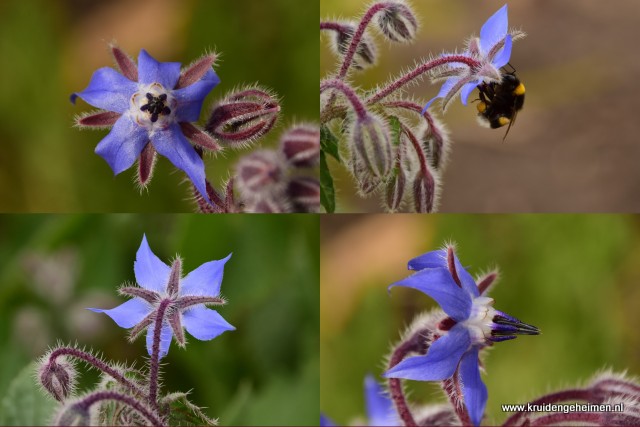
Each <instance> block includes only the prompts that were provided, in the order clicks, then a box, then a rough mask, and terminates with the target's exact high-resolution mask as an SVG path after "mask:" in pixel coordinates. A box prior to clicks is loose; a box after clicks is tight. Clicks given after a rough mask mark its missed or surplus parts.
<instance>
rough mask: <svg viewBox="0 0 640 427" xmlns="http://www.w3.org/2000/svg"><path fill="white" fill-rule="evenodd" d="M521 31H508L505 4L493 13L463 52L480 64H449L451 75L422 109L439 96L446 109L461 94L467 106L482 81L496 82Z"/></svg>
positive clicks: (425, 108)
mask: <svg viewBox="0 0 640 427" xmlns="http://www.w3.org/2000/svg"><path fill="white" fill-rule="evenodd" d="M521 36H523V34H522V33H520V32H516V33H513V34H512V33H510V32H509V21H508V15H507V5H506V4H505V5H504V6H503V7H501V8H500V9H499V10H498V11H497V12H496V13H494V14H493V15H492V16H491V17H490V18H489V19H488V20H487V21H486V22H485V23H484V25H483V26H482V29H481V30H480V37H479V38H477V37H476V38H473V39H471V41H470V42H469V45H468V47H467V50H466V52H465V54H464V55H467V56H469V57H471V58H473V59H474V60H476V61H478V63H479V64H480V65H479V66H478V67H476V68H475V69H469V68H468V67H462V66H450V67H449V69H448V70H447V72H448V73H449V74H454V75H453V76H452V77H449V78H448V79H447V80H446V81H445V82H444V83H443V85H442V86H441V87H440V91H439V92H438V95H436V96H435V97H434V98H432V99H431V100H430V101H429V102H427V104H426V105H425V107H424V109H423V112H424V111H426V110H427V108H429V107H430V106H431V104H432V103H433V102H434V101H435V100H436V99H439V98H442V99H443V101H442V107H443V109H446V107H447V106H448V104H449V102H450V101H451V100H452V99H453V98H454V97H455V96H456V95H457V94H460V99H461V101H462V103H463V104H464V105H467V100H468V98H469V95H470V94H471V92H473V90H474V89H475V88H476V87H477V86H478V85H479V84H480V83H482V82H483V81H485V80H486V81H487V82H492V81H494V82H495V81H499V80H500V78H501V75H500V68H501V67H503V66H505V65H506V64H507V63H508V62H509V58H510V57H511V48H512V43H513V40H514V37H516V38H517V37H521Z"/></svg>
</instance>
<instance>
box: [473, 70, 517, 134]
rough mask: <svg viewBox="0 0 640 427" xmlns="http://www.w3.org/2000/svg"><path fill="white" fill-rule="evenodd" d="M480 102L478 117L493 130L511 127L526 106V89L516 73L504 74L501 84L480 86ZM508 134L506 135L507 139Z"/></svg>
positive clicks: (483, 84)
mask: <svg viewBox="0 0 640 427" xmlns="http://www.w3.org/2000/svg"><path fill="white" fill-rule="evenodd" d="M478 90H479V91H480V102H479V103H478V117H479V118H480V120H481V121H482V122H485V123H487V124H488V125H489V126H490V127H491V128H492V129H497V128H500V127H503V126H505V125H509V127H508V128H507V133H509V129H511V125H512V124H513V123H514V122H515V120H516V115H517V114H518V111H520V110H522V107H523V105H524V92H525V88H524V85H523V84H522V82H520V79H518V77H516V75H515V72H513V73H504V74H502V81H501V82H499V83H482V84H480V85H479V86H478ZM506 136H507V134H506V133H505V138H506Z"/></svg>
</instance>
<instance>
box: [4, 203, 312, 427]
mask: <svg viewBox="0 0 640 427" xmlns="http://www.w3.org/2000/svg"><path fill="white" fill-rule="evenodd" d="M143 233H146V235H147V239H148V240H149V242H150V245H151V246H152V247H153V250H154V252H155V253H156V254H157V255H158V256H159V257H160V258H161V259H162V260H163V261H165V262H169V261H170V260H171V259H172V258H173V257H174V256H175V255H176V254H180V255H181V256H182V258H183V269H184V271H185V272H188V271H191V270H193V269H194V268H196V267H197V266H199V265H200V264H202V263H204V262H207V261H211V260H213V259H221V258H223V257H225V256H226V255H228V254H229V253H230V252H233V256H232V258H231V259H230V260H229V262H228V263H227V264H226V267H225V274H224V280H223V282H222V295H223V296H224V297H226V298H227V299H228V301H229V302H228V304H227V305H225V306H224V307H221V308H219V310H218V311H219V312H220V314H221V315H222V316H224V318H225V319H226V320H228V321H229V323H231V324H232V325H233V326H235V327H236V328H237V329H236V330H235V331H232V332H227V333H225V334H223V335H221V336H220V337H218V338H216V339H214V340H212V341H198V340H196V339H190V340H189V341H188V344H187V348H186V350H182V349H180V348H179V347H178V346H177V345H175V343H172V345H171V348H170V350H169V354H168V356H167V357H166V358H164V359H163V363H165V373H164V374H163V378H164V379H165V384H164V388H163V390H164V391H165V392H166V391H189V390H192V394H191V397H190V399H191V401H193V402H194V403H197V404H198V405H200V406H204V407H206V408H207V409H206V412H207V414H208V415H209V416H211V417H218V418H220V422H221V423H222V424H225V425H234V424H239V425H255V424H259V425H305V424H313V423H316V422H317V419H318V416H319V414H318V399H319V391H318V390H319V388H318V387H319V386H318V384H319V373H318V365H319V361H318V353H319V349H318V323H319V313H318V310H319V309H318V277H319V275H318V269H319V266H318V246H319V242H318V218H317V217H315V216H310V215H287V216H282V217H279V216H275V215H271V216H257V215H252V216H240V215H225V216H214V217H211V216H203V215H133V214H113V215H108V216H106V215H60V216H58V215H26V216H25V215H22V216H17V215H16V216H14V215H3V216H0V236H1V237H0V257H1V259H2V265H1V267H0V343H2V346H1V347H2V351H1V352H0V390H7V386H8V385H9V383H10V382H11V380H12V379H13V378H14V377H15V376H16V374H17V373H18V372H19V371H20V370H21V369H22V368H23V367H24V366H25V365H26V364H28V363H29V361H30V360H33V359H35V358H36V357H38V356H40V355H42V354H43V353H44V351H45V350H46V348H47V346H49V345H53V344H55V343H56V342H57V340H58V339H60V340H62V341H63V342H72V343H73V342H75V341H77V342H78V343H79V345H81V346H83V345H86V346H87V347H89V346H90V347H93V348H94V349H95V350H99V351H101V352H103V354H104V355H105V357H107V358H110V359H111V360H113V361H120V362H125V361H126V362H129V363H131V362H133V361H134V360H135V361H137V363H136V366H140V364H141V362H143V361H144V359H145V358H146V357H148V355H147V354H146V350H145V344H144V338H141V339H139V340H137V341H136V342H134V343H128V342H127V334H126V331H124V330H122V329H120V328H118V327H117V326H116V325H115V324H113V321H112V320H111V319H109V318H108V317H107V316H104V315H100V314H96V313H92V312H90V311H88V310H86V309H85V308H86V307H101V308H111V307H115V306H116V305H118V304H120V303H122V302H124V301H125V300H126V299H125V298H122V297H119V296H118V295H117V294H116V289H117V287H118V286H119V285H121V284H122V283H124V282H128V283H133V282H135V277H134V273H133V262H134V259H135V253H136V250H137V248H138V246H139V244H140V240H141V239H142V235H143ZM80 372H81V388H82V387H87V386H90V385H92V384H93V383H94V382H95V380H96V375H95V373H94V372H87V371H86V370H85V369H84V367H81V369H80ZM3 394H4V392H2V393H0V399H1V398H2V395H3Z"/></svg>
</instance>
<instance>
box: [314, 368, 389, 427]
mask: <svg viewBox="0 0 640 427" xmlns="http://www.w3.org/2000/svg"><path fill="white" fill-rule="evenodd" d="M364 398H365V403H366V405H367V425H370V426H397V425H400V419H399V418H398V413H397V412H396V409H395V407H394V406H393V402H392V401H391V399H390V398H389V395H388V394H387V393H386V391H385V390H384V389H383V388H382V386H380V384H378V382H377V381H376V380H375V378H374V377H373V375H367V376H366V377H365V379H364ZM335 425H336V424H335V423H334V422H333V421H332V420H331V419H329V418H328V417H327V416H325V415H324V414H320V426H323V427H331V426H335Z"/></svg>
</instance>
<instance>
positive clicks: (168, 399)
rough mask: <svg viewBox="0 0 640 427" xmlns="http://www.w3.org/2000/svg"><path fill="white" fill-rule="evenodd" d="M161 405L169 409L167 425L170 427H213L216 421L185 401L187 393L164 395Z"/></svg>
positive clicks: (187, 400)
mask: <svg viewBox="0 0 640 427" xmlns="http://www.w3.org/2000/svg"><path fill="white" fill-rule="evenodd" d="M160 404H161V405H169V406H170V407H171V415H170V416H169V425H172V426H214V425H217V424H218V421H217V420H215V419H211V418H209V417H207V415H206V414H205V413H204V412H202V409H201V408H200V407H198V406H196V405H194V404H193V403H191V402H190V401H189V399H187V393H182V392H177V393H170V394H168V395H166V396H165V397H164V398H163V399H162V401H161V402H160Z"/></svg>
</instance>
